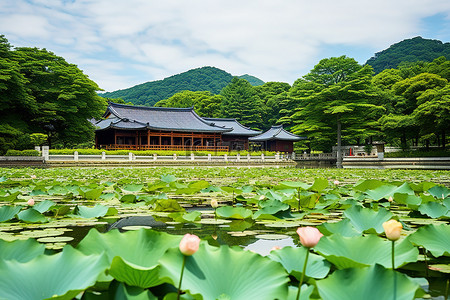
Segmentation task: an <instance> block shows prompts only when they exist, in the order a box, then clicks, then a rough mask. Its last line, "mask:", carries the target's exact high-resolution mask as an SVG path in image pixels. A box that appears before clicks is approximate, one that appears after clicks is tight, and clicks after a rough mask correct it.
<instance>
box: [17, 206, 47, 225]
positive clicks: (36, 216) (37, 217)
mask: <svg viewBox="0 0 450 300" xmlns="http://www.w3.org/2000/svg"><path fill="white" fill-rule="evenodd" d="M17 218H18V219H19V220H21V221H23V222H25V223H46V222H48V220H47V218H46V217H45V216H44V215H43V214H41V213H40V212H38V211H37V210H35V209H34V208H27V209H25V210H22V211H21V212H20V213H18V214H17Z"/></svg>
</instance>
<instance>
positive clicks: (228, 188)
mask: <svg viewBox="0 0 450 300" xmlns="http://www.w3.org/2000/svg"><path fill="white" fill-rule="evenodd" d="M220 189H221V190H222V191H224V192H226V193H230V194H233V193H234V194H241V193H242V190H241V189H239V188H234V187H231V186H221V187H220Z"/></svg>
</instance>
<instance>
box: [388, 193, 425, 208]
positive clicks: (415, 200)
mask: <svg viewBox="0 0 450 300" xmlns="http://www.w3.org/2000/svg"><path fill="white" fill-rule="evenodd" d="M393 199H394V201H395V202H397V203H399V204H406V205H408V207H410V208H413V209H417V207H418V206H419V205H420V203H421V202H422V198H420V197H418V196H416V195H409V194H401V193H395V194H394V197H393Z"/></svg>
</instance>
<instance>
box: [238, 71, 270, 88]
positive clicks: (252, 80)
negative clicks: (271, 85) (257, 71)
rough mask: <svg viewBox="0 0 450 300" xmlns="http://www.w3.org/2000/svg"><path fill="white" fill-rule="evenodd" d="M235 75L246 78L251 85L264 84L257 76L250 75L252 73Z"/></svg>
mask: <svg viewBox="0 0 450 300" xmlns="http://www.w3.org/2000/svg"><path fill="white" fill-rule="evenodd" d="M237 77H238V78H242V79H245V80H247V81H248V82H250V84H251V85H253V86H259V85H263V84H264V81H262V80H261V79H259V78H256V77H255V76H252V75H248V74H244V75H241V76H237Z"/></svg>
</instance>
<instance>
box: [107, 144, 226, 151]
mask: <svg viewBox="0 0 450 300" xmlns="http://www.w3.org/2000/svg"><path fill="white" fill-rule="evenodd" d="M99 148H100V149H105V150H166V151H220V152H228V149H229V148H228V146H195V145H194V146H183V145H123V144H111V145H100V146H99Z"/></svg>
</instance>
